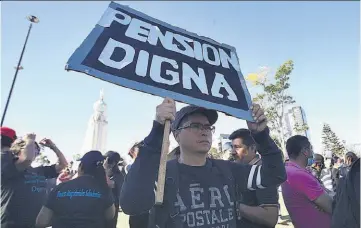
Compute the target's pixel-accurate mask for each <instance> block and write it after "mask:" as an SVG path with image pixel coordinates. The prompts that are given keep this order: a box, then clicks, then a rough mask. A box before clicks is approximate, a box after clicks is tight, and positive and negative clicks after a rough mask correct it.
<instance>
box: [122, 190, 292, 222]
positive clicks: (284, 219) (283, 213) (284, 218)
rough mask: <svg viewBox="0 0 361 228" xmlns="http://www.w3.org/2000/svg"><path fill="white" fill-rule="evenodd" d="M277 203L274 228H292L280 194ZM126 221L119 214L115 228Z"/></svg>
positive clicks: (126, 218)
mask: <svg viewBox="0 0 361 228" xmlns="http://www.w3.org/2000/svg"><path fill="white" fill-rule="evenodd" d="M279 202H280V204H281V216H280V219H279V220H278V224H277V225H276V228H293V225H292V222H291V221H290V219H289V215H288V212H287V210H286V207H285V206H284V204H283V198H282V194H280V200H279ZM128 220H129V217H128V216H127V215H125V214H123V213H120V214H119V217H118V226H117V228H129V225H128Z"/></svg>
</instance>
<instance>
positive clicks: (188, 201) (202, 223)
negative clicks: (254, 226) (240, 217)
mask: <svg viewBox="0 0 361 228" xmlns="http://www.w3.org/2000/svg"><path fill="white" fill-rule="evenodd" d="M178 166H179V167H178V168H179V192H178V193H177V200H176V203H175V206H176V208H178V209H179V212H180V213H179V215H180V219H181V221H182V223H183V227H184V228H189V227H199V228H209V227H227V228H235V227H236V212H235V207H234V203H235V202H233V201H232V197H231V194H232V193H231V189H230V186H228V184H227V182H226V178H225V177H224V175H223V174H222V173H221V172H220V171H219V170H218V168H217V167H215V166H213V165H212V162H211V161H210V160H207V162H206V165H204V166H201V167H194V166H187V165H184V164H179V163H178Z"/></svg>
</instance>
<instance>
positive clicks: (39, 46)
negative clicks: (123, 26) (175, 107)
mask: <svg viewBox="0 0 361 228" xmlns="http://www.w3.org/2000/svg"><path fill="white" fill-rule="evenodd" d="M119 3H121V4H125V5H129V6H130V7H132V8H135V9H137V10H139V11H142V12H144V13H146V14H148V15H150V16H153V17H155V18H157V19H159V20H163V21H165V22H167V23H169V24H173V25H175V26H178V27H181V28H184V29H186V30H188V31H191V32H195V33H198V34H199V35H203V36H208V37H211V38H213V39H214V40H217V41H219V42H222V43H226V44H229V45H232V46H235V47H236V49H237V53H238V57H239V60H240V66H241V69H242V72H243V74H244V75H247V74H248V73H251V72H255V71H256V70H257V69H258V67H260V66H268V67H270V68H271V69H272V70H273V72H274V71H275V70H276V69H277V67H278V66H279V65H281V64H282V63H283V62H285V61H286V60H288V59H292V60H293V61H294V64H295V69H294V71H293V73H292V75H291V88H290V94H291V95H293V96H294V98H295V100H296V101H297V104H298V105H301V106H302V107H303V108H304V109H305V111H306V115H307V119H308V124H309V127H310V132H311V140H312V142H313V144H314V147H315V152H320V150H321V131H322V123H323V122H326V123H329V124H330V125H331V128H332V129H333V130H334V131H335V132H336V134H337V135H338V136H339V137H340V138H341V139H342V140H346V141H347V142H348V143H357V142H358V143H359V142H360V141H361V137H360V135H361V134H360V133H361V132H360V128H359V123H360V112H359V110H360V107H359V105H360V100H359V60H360V59H359V44H360V2H235V1H233V2H206V1H203V2H191V1H187V2H137V1H135V2H119ZM108 4H109V2H107V1H103V2H92V1H89V2H86V1H84V2H66V1H58V2H56V1H52V2H45V1H44V2H10V1H5V2H2V7H1V8H2V11H1V16H2V17H1V28H2V31H1V32H2V36H1V38H2V43H1V44H2V45H1V47H2V50H1V54H2V56H1V57H2V58H1V64H2V65H1V108H2V110H3V107H4V106H5V101H6V97H7V93H8V91H9V88H10V85H11V80H12V77H13V75H14V66H16V64H17V61H18V58H19V55H20V52H21V48H22V45H23V42H24V40H25V35H26V32H27V28H28V21H27V20H26V19H25V17H26V16H27V15H29V14H33V15H36V16H37V17H39V19H40V23H39V24H36V25H35V26H34V27H33V30H32V33H31V35H30V38H29V42H28V46H27V50H26V53H25V56H24V59H23V63H22V66H23V67H24V70H22V71H21V72H20V73H19V75H18V80H17V83H16V87H15V91H14V93H13V96H12V100H11V103H10V106H9V109H8V113H7V117H6V120H5V126H9V127H12V128H14V129H16V130H17V132H18V134H19V135H21V134H24V133H26V132H35V133H37V134H38V137H39V138H40V137H49V138H52V139H53V141H54V142H56V144H57V145H58V146H59V147H60V149H62V150H63V151H64V153H65V154H66V155H67V156H68V157H71V154H73V153H78V152H79V151H80V149H81V147H82V143H83V141H84V136H85V132H86V127H87V123H88V119H89V117H90V115H91V114H92V111H93V109H92V106H93V103H94V102H95V101H96V100H97V99H98V97H99V91H100V89H101V88H104V91H105V100H106V103H107V104H108V121H109V127H108V149H113V150H117V151H120V152H124V151H127V150H128V149H129V147H130V145H131V144H133V143H134V141H137V140H141V139H142V138H143V137H144V136H146V135H147V134H148V132H149V130H150V128H151V124H152V119H153V118H154V115H155V107H156V105H157V104H158V103H159V102H161V99H160V98H158V97H154V96H151V95H146V96H143V94H141V93H139V92H136V91H132V90H130V89H126V88H122V87H119V86H115V85H112V84H110V83H106V82H103V81H101V80H98V79H94V78H92V77H89V76H87V75H84V74H81V73H76V72H66V71H65V70H64V66H65V63H66V62H67V60H68V58H69V57H70V55H71V54H72V53H73V52H74V51H75V49H76V48H77V47H78V46H79V45H80V44H81V42H82V41H83V40H84V39H85V37H86V36H87V35H88V34H89V33H90V31H91V29H92V28H93V27H94V26H95V24H96V23H97V22H98V20H99V19H100V17H101V15H102V14H103V12H104V11H105V9H106V8H107V6H108ZM251 93H252V92H251ZM244 126H245V122H244V121H243V120H237V119H235V118H232V117H226V116H224V115H223V114H221V117H220V119H219V122H218V123H217V124H216V128H217V131H216V134H219V133H229V132H231V131H233V130H235V129H237V128H240V127H244Z"/></svg>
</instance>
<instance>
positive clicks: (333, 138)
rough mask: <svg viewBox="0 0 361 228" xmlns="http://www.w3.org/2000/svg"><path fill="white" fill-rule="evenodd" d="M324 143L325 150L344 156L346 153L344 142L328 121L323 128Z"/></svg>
mask: <svg viewBox="0 0 361 228" xmlns="http://www.w3.org/2000/svg"><path fill="white" fill-rule="evenodd" d="M322 144H323V148H324V151H331V152H332V154H335V155H337V156H339V157H342V156H344V154H345V150H346V148H345V146H344V144H343V143H342V142H341V140H340V139H339V138H338V136H337V135H336V133H335V132H334V131H332V129H331V127H330V125H329V124H327V123H324V124H323V128H322Z"/></svg>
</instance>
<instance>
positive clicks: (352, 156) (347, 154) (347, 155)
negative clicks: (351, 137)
mask: <svg viewBox="0 0 361 228" xmlns="http://www.w3.org/2000/svg"><path fill="white" fill-rule="evenodd" d="M345 157H346V159H348V158H351V163H353V162H354V161H356V160H357V155H356V154H355V153H354V152H352V151H349V152H347V153H346V155H345Z"/></svg>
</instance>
